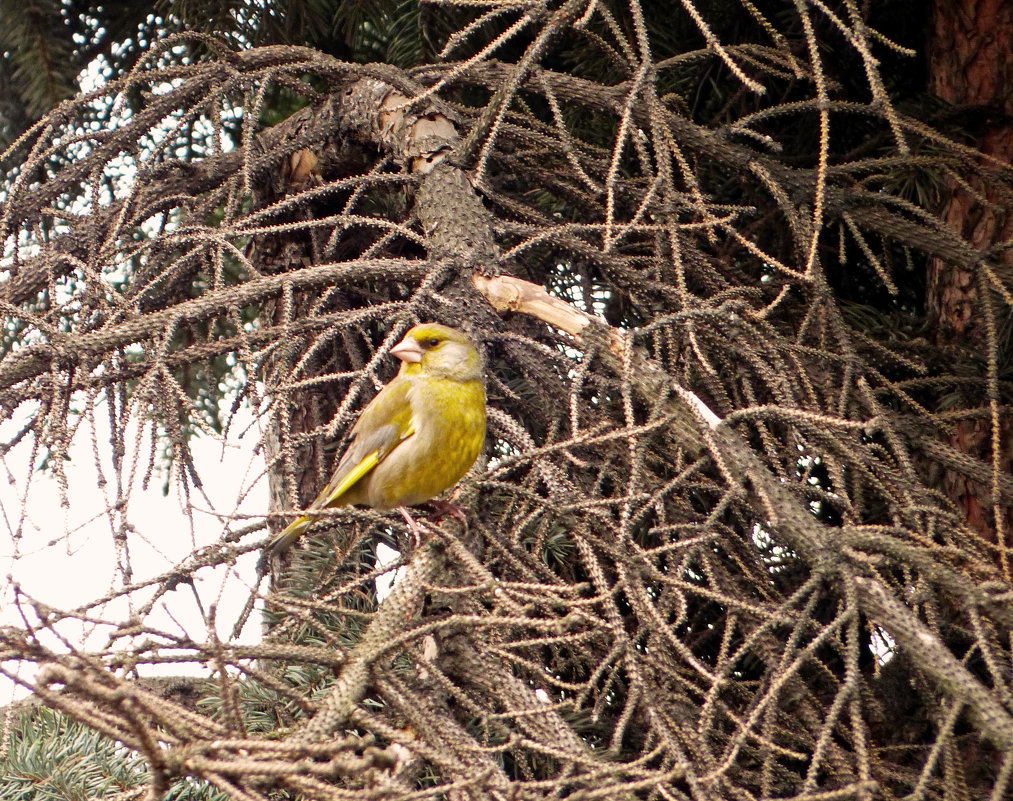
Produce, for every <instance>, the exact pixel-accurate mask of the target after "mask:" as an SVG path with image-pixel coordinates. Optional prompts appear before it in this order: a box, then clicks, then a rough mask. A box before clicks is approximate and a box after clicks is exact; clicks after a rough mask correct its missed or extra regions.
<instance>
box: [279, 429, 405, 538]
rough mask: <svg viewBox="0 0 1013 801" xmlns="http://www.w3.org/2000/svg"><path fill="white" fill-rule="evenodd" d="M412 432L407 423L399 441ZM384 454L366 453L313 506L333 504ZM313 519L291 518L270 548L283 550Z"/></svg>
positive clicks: (310, 515)
mask: <svg viewBox="0 0 1013 801" xmlns="http://www.w3.org/2000/svg"><path fill="white" fill-rule="evenodd" d="M414 433H415V426H414V424H412V423H409V424H408V427H407V429H405V431H404V433H403V434H402V435H401V438H400V440H399V441H401V442H403V441H404V440H406V439H408V437H410V436H411V435H412V434H414ZM388 452H389V451H388ZM386 455H387V453H381V452H380V451H379V450H375V451H373V452H372V453H370V454H369V455H367V456H366V457H365V458H364V459H363V460H362V461H361V462H359V463H358V464H357V465H356V466H355V467H354V468H352V469H351V470H350V471H349V473H348V475H347V476H345V477H344V478H343V479H342V480H341V483H339V484H338V486H336V487H335V488H334V489H333V490H331V491H330V492H329V493H327V495H326V496H325V497H322V498H317V499H316V501H314V502H313V506H314V507H316V508H317V509H326V508H327V507H329V506H331V505H332V504H334V502H335V501H337V500H338V499H339V498H340V497H341V496H342V495H344V494H345V493H346V492H348V489H349V488H350V487H352V486H354V485H355V482H356V481H358V480H359V479H361V478H362V477H363V476H364V475H366V474H367V473H368V472H369V471H370V470H372V469H373V468H374V467H376V466H377V465H378V464H380V460H381V459H382V458H383V457H384V456H386ZM315 519H316V515H315V514H309V515H303V516H302V517H300V518H298V519H297V520H293V521H292V522H291V523H289V524H288V525H287V526H285V528H284V530H282V531H281V532H280V533H279V534H278V536H276V537H275V538H274V539H273V540H272V541H271V548H272V549H274V550H275V551H282V550H285V549H286V548H288V547H289V546H290V545H292V543H293V542H295V541H296V540H297V539H298V538H299V536H300V535H301V534H302V533H303V532H304V531H306V529H308V528H309V527H310V525H311V524H312V523H313V521H314V520H315Z"/></svg>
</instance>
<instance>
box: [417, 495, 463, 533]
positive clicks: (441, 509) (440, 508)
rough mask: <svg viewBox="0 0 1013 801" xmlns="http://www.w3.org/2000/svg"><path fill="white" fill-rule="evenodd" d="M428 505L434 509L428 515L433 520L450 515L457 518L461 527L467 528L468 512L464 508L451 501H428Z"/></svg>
mask: <svg viewBox="0 0 1013 801" xmlns="http://www.w3.org/2000/svg"><path fill="white" fill-rule="evenodd" d="M426 503H427V505H428V506H431V507H433V511H432V513H431V514H429V515H428V517H429V518H430V519H431V520H438V519H440V518H441V517H443V516H445V515H450V516H451V517H456V518H457V519H458V520H459V521H460V523H461V525H462V526H464V527H465V528H467V526H468V512H467V510H466V509H465V508H464V507H463V506H458V505H457V504H456V503H451V502H450V501H427V502H426Z"/></svg>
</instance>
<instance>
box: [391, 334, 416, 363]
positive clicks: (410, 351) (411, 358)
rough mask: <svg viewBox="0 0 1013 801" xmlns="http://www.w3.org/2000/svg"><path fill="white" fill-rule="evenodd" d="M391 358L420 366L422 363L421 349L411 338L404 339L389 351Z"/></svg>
mask: <svg viewBox="0 0 1013 801" xmlns="http://www.w3.org/2000/svg"><path fill="white" fill-rule="evenodd" d="M390 355H391V356H397V357H398V358H399V359H400V360H401V361H403V362H411V363H412V364H420V363H421V362H422V348H421V346H420V345H419V343H418V342H416V341H415V340H414V339H412V338H411V337H405V338H404V339H402V340H401V341H400V342H398V343H397V344H396V345H395V346H394V347H393V348H391V349H390Z"/></svg>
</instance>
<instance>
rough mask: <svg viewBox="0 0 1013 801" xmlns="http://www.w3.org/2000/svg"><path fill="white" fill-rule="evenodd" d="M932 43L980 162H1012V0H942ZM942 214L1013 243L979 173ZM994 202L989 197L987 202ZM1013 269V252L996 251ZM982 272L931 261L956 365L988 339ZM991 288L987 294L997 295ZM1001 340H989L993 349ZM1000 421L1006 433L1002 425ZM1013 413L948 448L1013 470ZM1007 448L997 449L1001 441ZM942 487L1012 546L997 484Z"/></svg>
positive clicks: (997, 199) (934, 86)
mask: <svg viewBox="0 0 1013 801" xmlns="http://www.w3.org/2000/svg"><path fill="white" fill-rule="evenodd" d="M933 11H934V13H933V25H932V41H931V43H930V47H929V74H930V82H931V83H930V89H931V91H932V92H933V93H934V94H935V95H936V96H937V97H939V98H940V99H942V100H944V101H946V102H947V103H949V104H951V105H952V106H954V107H955V108H956V109H957V110H958V111H960V112H961V113H962V114H964V115H966V118H967V119H968V121H969V124H970V126H971V130H970V134H971V137H972V140H973V141H972V142H971V144H973V146H974V147H976V148H977V149H979V150H980V152H981V159H982V160H983V161H986V160H994V161H997V162H1000V163H1002V164H1005V165H1013V90H1011V87H1013V3H1009V2H1007V0H937V2H936V3H935V4H934V10H933ZM947 186H948V190H949V191H948V192H947V194H946V200H945V204H944V207H943V209H942V212H941V219H942V220H944V221H945V222H946V224H947V225H949V226H950V227H951V228H953V230H955V231H957V232H959V233H960V235H961V236H962V237H963V238H964V239H965V240H966V241H968V242H969V243H971V244H972V245H973V246H974V247H975V248H976V249H978V250H981V251H986V252H987V251H990V250H992V249H993V248H995V247H996V246H1001V245H1003V244H1004V243H1009V242H1010V240H1011V239H1013V213H1011V209H1010V206H1009V201H1008V198H1007V197H1004V196H1002V195H999V194H998V193H997V192H996V191H995V190H994V189H992V188H991V187H989V186H987V185H986V184H985V183H984V182H983V181H981V180H979V179H978V178H977V177H976V176H974V175H954V176H953V177H951V178H950V179H949V180H948V183H947ZM983 200H984V201H985V202H982V201H983ZM997 257H998V258H999V259H1001V260H1002V261H1004V262H1005V264H1006V265H1007V267H1010V266H1013V250H1010V249H1008V248H1007V249H1005V250H999V251H997ZM983 286H984V284H982V282H981V281H980V280H979V276H978V272H977V271H976V270H975V269H973V268H970V267H969V266H967V265H961V264H955V263H953V262H950V261H947V260H944V259H939V258H933V259H931V260H930V266H929V280H928V292H927V303H928V306H929V311H930V314H931V318H932V320H934V321H935V324H936V325H935V332H934V341H935V343H936V345H937V346H938V347H939V348H940V349H941V351H943V352H944V353H948V354H950V355H951V357H952V358H953V359H955V360H957V361H961V360H965V359H974V358H976V356H975V355H974V354H975V353H978V352H980V348H981V345H982V343H983V342H984V341H985V340H986V339H987V338H988V336H989V332H988V330H987V324H986V317H987V315H986V313H985V312H984V311H983V307H982V304H983V303H985V302H989V298H988V297H983V292H982V287H983ZM991 291H992V287H991V286H989V288H988V290H987V292H986V293H984V294H986V295H987V294H989V293H991ZM992 348H994V343H992V344H989V343H985V349H986V350H989V349H992ZM996 424H998V429H999V430H998V432H996V431H994V427H995V426H996ZM1011 430H1013V423H1011V418H1010V415H1009V413H1008V412H1004V413H1001V414H1000V415H998V420H990V419H981V418H979V419H978V420H975V421H961V422H959V423H957V425H956V426H955V430H954V432H953V433H952V434H951V435H950V437H949V444H950V445H952V446H953V447H954V448H955V449H956V450H958V451H960V452H961V453H964V454H968V455H971V456H973V457H975V458H978V459H982V460H984V461H992V463H993V469H994V472H996V473H998V474H1001V475H1008V474H1009V472H1010V468H1011V467H1013V461H1011V456H1013V447H1011V443H1010V432H1011ZM997 444H998V445H999V450H998V452H996V451H995V446H996V445H997ZM941 481H942V489H943V490H944V492H945V493H946V494H947V496H948V497H949V498H950V499H951V500H952V501H953V502H954V503H956V504H957V506H958V508H960V509H961V510H962V511H963V512H964V514H965V515H966V517H967V522H968V524H969V525H970V526H971V527H972V528H974V529H975V530H977V531H978V532H980V533H981V534H982V535H983V536H985V537H987V538H988V539H990V540H991V541H993V542H996V543H997V544H1000V542H999V538H1000V537H1002V540H1001V544H1002V545H1005V546H1007V547H1008V546H1009V545H1010V544H1013V538H1011V533H1010V527H1009V507H1008V506H1005V505H1001V504H996V503H994V502H993V499H992V488H991V486H989V485H987V484H983V483H979V482H977V481H974V480H972V479H969V478H968V477H967V476H964V475H960V474H958V473H956V472H954V471H945V473H944V474H943V476H942V480H941Z"/></svg>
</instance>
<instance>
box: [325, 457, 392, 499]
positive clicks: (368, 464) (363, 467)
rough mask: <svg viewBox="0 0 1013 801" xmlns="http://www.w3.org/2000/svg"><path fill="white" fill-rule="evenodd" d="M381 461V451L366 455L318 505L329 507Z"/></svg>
mask: <svg viewBox="0 0 1013 801" xmlns="http://www.w3.org/2000/svg"><path fill="white" fill-rule="evenodd" d="M379 463H380V451H373V452H372V453H371V454H369V455H368V456H366V458H364V459H363V460H362V461H361V462H359V463H358V464H357V465H356V466H355V467H353V468H352V469H351V470H350V471H349V473H348V475H347V476H345V477H344V479H343V480H342V481H341V483H340V484H338V486H336V487H335V488H334V489H333V490H332V491H331V492H330V493H328V495H327V497H326V498H324V499H323V502H322V503H318V504H317V505H319V506H321V507H324V508H326V507H328V506H330V505H331V504H332V503H334V502H335V501H336V500H338V498H340V497H341V496H342V495H344V494H345V493H346V492H348V488H349V487H351V486H352V485H353V484H354V483H355V482H356V481H358V480H359V479H360V478H362V477H363V476H364V475H366V473H368V472H369V471H370V470H372V469H373V468H374V467H376V466H377V465H378V464H379Z"/></svg>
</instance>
